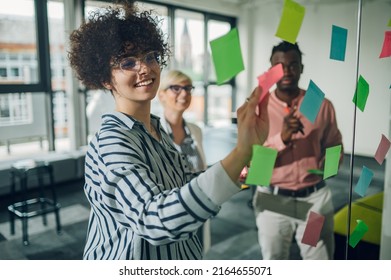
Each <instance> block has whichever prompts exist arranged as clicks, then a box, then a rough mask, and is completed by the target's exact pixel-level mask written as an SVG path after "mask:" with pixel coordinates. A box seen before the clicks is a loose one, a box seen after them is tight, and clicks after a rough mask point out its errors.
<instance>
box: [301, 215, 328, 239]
mask: <svg viewBox="0 0 391 280" xmlns="http://www.w3.org/2000/svg"><path fill="white" fill-rule="evenodd" d="M324 220H325V217H324V216H323V215H320V214H318V213H315V212H313V211H311V212H310V215H309V216H308V222H307V225H306V227H305V230H304V234H303V238H302V240H301V243H304V244H307V245H310V246H313V247H316V244H317V243H318V241H319V237H320V233H321V231H322V228H323V224H324Z"/></svg>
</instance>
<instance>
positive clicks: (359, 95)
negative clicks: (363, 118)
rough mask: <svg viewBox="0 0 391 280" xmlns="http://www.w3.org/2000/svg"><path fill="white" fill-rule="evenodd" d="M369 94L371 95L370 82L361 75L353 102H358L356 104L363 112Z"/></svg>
mask: <svg viewBox="0 0 391 280" xmlns="http://www.w3.org/2000/svg"><path fill="white" fill-rule="evenodd" d="M368 95H369V84H368V83H367V81H365V79H364V78H363V77H362V76H361V75H360V77H359V78H358V82H357V88H356V92H355V93H354V96H353V103H354V104H356V106H357V107H358V108H359V109H360V110H361V112H364V109H365V105H366V103H367V99H368Z"/></svg>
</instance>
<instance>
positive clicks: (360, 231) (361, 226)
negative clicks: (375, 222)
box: [349, 220, 368, 248]
mask: <svg viewBox="0 0 391 280" xmlns="http://www.w3.org/2000/svg"><path fill="white" fill-rule="evenodd" d="M367 231H368V226H367V225H366V224H365V223H364V221H362V220H357V225H356V227H355V229H354V230H353V232H352V234H351V235H350V237H349V245H350V247H353V248H354V247H356V245H357V244H358V242H359V241H360V240H361V239H362V238H363V236H364V235H365V233H366V232H367Z"/></svg>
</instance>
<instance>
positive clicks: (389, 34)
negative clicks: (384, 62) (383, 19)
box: [379, 31, 391, 58]
mask: <svg viewBox="0 0 391 280" xmlns="http://www.w3.org/2000/svg"><path fill="white" fill-rule="evenodd" d="M389 56H391V31H385V32H384V41H383V47H382V50H381V53H380V55H379V58H384V57H389Z"/></svg>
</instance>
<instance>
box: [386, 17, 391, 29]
mask: <svg viewBox="0 0 391 280" xmlns="http://www.w3.org/2000/svg"><path fill="white" fill-rule="evenodd" d="M387 26H390V27H391V18H390V20H389V21H388V24H387Z"/></svg>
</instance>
